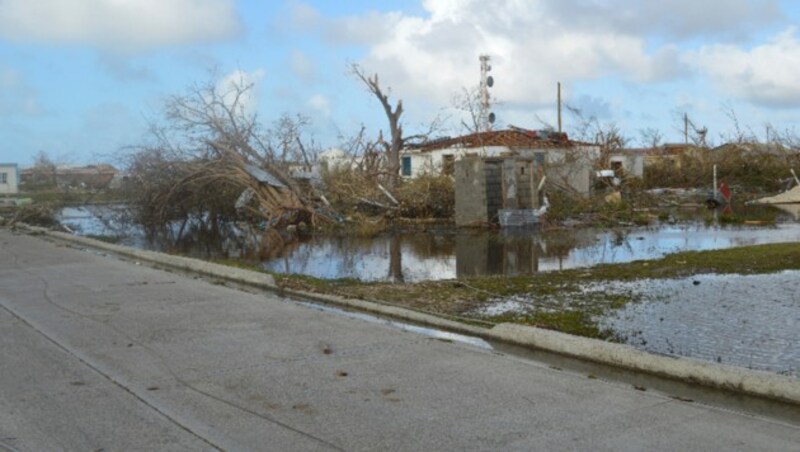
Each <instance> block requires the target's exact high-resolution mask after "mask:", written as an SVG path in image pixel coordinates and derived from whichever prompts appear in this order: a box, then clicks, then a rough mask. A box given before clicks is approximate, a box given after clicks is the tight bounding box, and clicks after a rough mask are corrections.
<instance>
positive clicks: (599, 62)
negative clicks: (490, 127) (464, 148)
mask: <svg viewBox="0 0 800 452" xmlns="http://www.w3.org/2000/svg"><path fill="white" fill-rule="evenodd" d="M554 4H555V2H552V1H543V0H539V1H523V0H502V1H494V2H487V1H484V0H464V1H455V0H425V1H424V2H423V6H424V8H425V10H426V11H427V15H426V16H425V17H417V16H411V15H401V14H399V13H388V14H383V15H381V14H377V13H370V14H369V15H366V16H363V17H350V18H345V19H339V20H334V21H333V22H332V23H331V24H330V26H329V27H328V36H329V38H330V39H331V40H332V41H333V42H346V43H348V42H356V43H362V44H366V45H368V46H369V53H368V55H367V56H366V57H365V58H364V59H363V60H362V64H363V66H364V68H365V70H366V71H367V72H378V73H380V74H381V77H382V79H383V80H385V83H384V84H385V85H386V86H391V87H393V88H394V89H395V90H396V92H398V93H400V94H401V96H418V97H421V98H425V99H430V100H433V101H435V102H437V103H439V104H446V103H447V102H448V101H449V99H450V98H451V96H452V95H453V93H455V92H458V91H459V90H460V88H461V87H463V86H474V85H476V84H477V83H478V79H479V62H478V56H479V55H480V54H483V53H486V54H489V55H491V57H492V65H493V67H494V70H493V72H492V75H493V77H494V78H495V81H496V85H495V88H494V89H493V95H494V97H495V98H497V99H499V100H501V101H503V102H505V103H513V104H522V105H528V106H532V105H533V106H541V105H544V104H550V103H552V102H553V97H554V90H555V85H556V82H558V81H563V82H571V81H580V80H591V79H597V78H600V77H603V76H607V75H616V76H621V77H622V78H623V79H626V80H632V81H648V82H650V81H658V80H663V79H669V78H671V77H675V76H676V75H677V74H679V73H680V72H681V71H682V70H683V69H684V68H683V66H682V65H681V64H680V60H679V52H678V50H677V48H676V47H674V46H661V47H657V48H655V49H649V48H648V43H647V41H646V39H645V37H643V36H639V35H636V34H634V33H626V32H624V31H616V30H613V29H605V28H597V27H581V26H579V25H577V24H575V23H573V22H572V21H570V20H569V19H568V18H563V20H559V18H558V17H557V16H555V15H553V14H552V9H553V7H554V6H553V5H554Z"/></svg>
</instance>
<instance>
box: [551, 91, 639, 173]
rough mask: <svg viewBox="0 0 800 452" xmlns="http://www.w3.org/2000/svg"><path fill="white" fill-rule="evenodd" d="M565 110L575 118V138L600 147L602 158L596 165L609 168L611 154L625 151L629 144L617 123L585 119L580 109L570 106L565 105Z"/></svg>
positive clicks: (592, 118)
mask: <svg viewBox="0 0 800 452" xmlns="http://www.w3.org/2000/svg"><path fill="white" fill-rule="evenodd" d="M565 108H566V109H567V111H568V112H569V113H570V114H571V115H572V116H573V121H572V122H573V123H574V124H575V128H574V131H575V132H574V134H573V137H575V138H577V139H578V140H580V141H586V142H593V143H595V144H597V145H599V146H600V158H599V159H598V161H597V162H595V164H596V165H597V166H598V167H601V168H606V167H608V163H609V157H610V154H611V153H612V152H614V151H617V150H620V149H623V148H624V147H625V146H626V145H627V144H628V138H626V137H625V136H623V134H622V130H621V129H620V128H619V126H617V124H616V123H613V122H610V123H605V124H603V123H601V122H600V121H599V120H598V119H597V117H595V116H590V117H588V118H587V117H585V116H584V115H583V112H582V111H581V110H580V109H579V108H576V107H573V106H570V105H565Z"/></svg>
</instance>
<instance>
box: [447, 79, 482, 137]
mask: <svg viewBox="0 0 800 452" xmlns="http://www.w3.org/2000/svg"><path fill="white" fill-rule="evenodd" d="M452 105H453V107H454V108H455V109H456V110H459V111H461V112H462V113H464V115H465V116H466V117H465V118H463V119H461V127H462V128H463V129H464V130H466V131H467V132H468V133H475V132H479V131H480V129H481V123H480V121H481V93H480V87H479V86H477V85H475V86H473V87H470V88H467V87H462V88H461V92H460V93H457V94H455V95H454V96H453V100H452Z"/></svg>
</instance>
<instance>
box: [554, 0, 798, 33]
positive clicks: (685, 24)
mask: <svg viewBox="0 0 800 452" xmlns="http://www.w3.org/2000/svg"><path fill="white" fill-rule="evenodd" d="M541 3H542V4H543V5H545V6H546V8H547V11H548V13H547V15H548V16H551V17H554V18H555V19H556V20H558V21H559V22H562V23H569V24H573V26H578V27H580V28H582V29H585V30H592V29H595V30H615V31H616V32H622V33H631V34H637V35H644V34H649V35H653V34H661V35H665V36H668V37H670V38H673V39H675V38H677V39H689V38H693V37H698V36H704V37H711V36H724V37H739V36H742V35H746V34H747V33H750V32H753V31H756V30H758V29H759V28H760V27H763V26H764V25H769V24H772V23H775V22H777V21H780V20H782V19H784V15H783V13H782V12H781V9H780V5H779V2H778V0H702V1H698V0H670V1H642V0H611V1H596V0H595V1H587V0H558V1H545V2H541Z"/></svg>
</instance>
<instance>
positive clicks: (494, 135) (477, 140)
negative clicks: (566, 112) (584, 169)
mask: <svg viewBox="0 0 800 452" xmlns="http://www.w3.org/2000/svg"><path fill="white" fill-rule="evenodd" d="M573 145H574V143H573V142H572V141H570V140H569V138H568V137H567V134H566V133H559V132H552V131H549V130H528V129H522V128H519V127H513V128H510V129H506V130H492V131H489V132H477V133H472V134H469V135H462V136H460V137H455V138H441V139H437V140H431V141H428V142H425V143H422V144H419V145H417V146H413V147H414V148H415V149H418V150H420V151H422V152H427V151H433V150H437V149H447V148H451V147H460V148H481V147H485V146H504V147H507V148H526V149H547V148H564V147H572V146H573Z"/></svg>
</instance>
